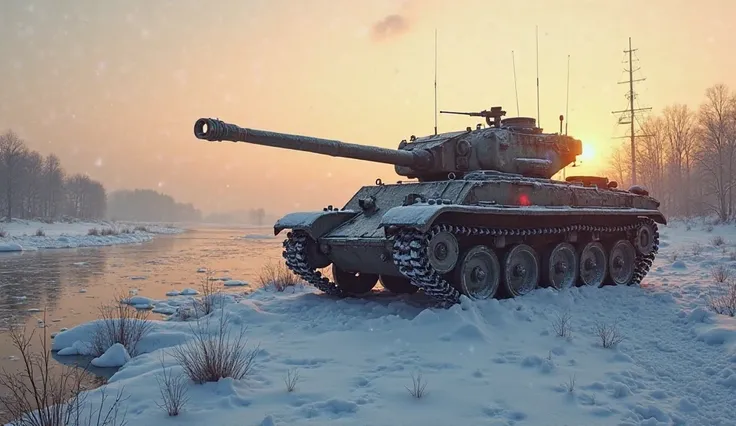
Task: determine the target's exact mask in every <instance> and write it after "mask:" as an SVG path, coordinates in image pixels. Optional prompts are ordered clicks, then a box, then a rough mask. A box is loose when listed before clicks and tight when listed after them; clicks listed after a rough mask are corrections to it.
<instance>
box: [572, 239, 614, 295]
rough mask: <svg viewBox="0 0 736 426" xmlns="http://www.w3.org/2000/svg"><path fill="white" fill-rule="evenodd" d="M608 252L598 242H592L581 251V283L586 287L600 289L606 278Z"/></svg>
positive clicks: (579, 267)
mask: <svg viewBox="0 0 736 426" xmlns="http://www.w3.org/2000/svg"><path fill="white" fill-rule="evenodd" d="M606 264H607V262H606V251H605V249H604V248H603V245H602V244H601V243H599V242H597V241H591V242H589V243H588V244H586V245H585V246H583V248H582V250H580V264H579V266H578V269H579V272H580V282H581V283H582V284H583V285H586V286H593V287H600V286H601V285H603V280H604V279H605V278H606V269H607V268H606Z"/></svg>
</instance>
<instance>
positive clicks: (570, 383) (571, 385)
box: [562, 374, 575, 393]
mask: <svg viewBox="0 0 736 426" xmlns="http://www.w3.org/2000/svg"><path fill="white" fill-rule="evenodd" d="M562 387H564V388H565V390H567V392H568V393H573V392H575V374H573V375H572V376H570V377H569V378H568V379H567V383H564V384H563V385H562Z"/></svg>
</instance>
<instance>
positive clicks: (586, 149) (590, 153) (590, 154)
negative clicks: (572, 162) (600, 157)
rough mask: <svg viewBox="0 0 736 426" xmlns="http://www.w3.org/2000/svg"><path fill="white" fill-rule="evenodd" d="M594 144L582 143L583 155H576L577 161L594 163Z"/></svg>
mask: <svg viewBox="0 0 736 426" xmlns="http://www.w3.org/2000/svg"><path fill="white" fill-rule="evenodd" d="M595 151H596V150H595V144H594V143H592V142H583V153H582V154H580V155H578V160H580V161H583V162H586V161H594V160H595V158H596V152H595Z"/></svg>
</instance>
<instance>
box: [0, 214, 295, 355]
mask: <svg viewBox="0 0 736 426" xmlns="http://www.w3.org/2000/svg"><path fill="white" fill-rule="evenodd" d="M282 240H283V238H282V236H281V235H279V236H278V237H274V236H273V232H272V229H271V228H268V227H266V228H257V229H254V228H238V229H223V228H205V229H196V230H192V231H188V232H185V233H183V234H178V235H158V236H156V238H155V239H153V240H152V241H150V242H146V243H142V244H126V245H119V246H110V247H100V248H80V249H58V250H40V251H35V252H25V253H2V254H0V320H2V324H3V329H2V330H3V331H2V343H1V344H0V356H2V363H0V367H3V368H5V369H8V370H14V369H17V368H19V367H20V363H19V362H18V361H17V360H16V359H15V358H14V357H13V356H12V355H13V354H14V352H15V351H14V349H13V348H12V347H11V345H10V341H9V336H8V332H7V327H8V325H9V324H13V323H14V324H21V323H25V325H26V327H27V330H28V331H29V332H30V331H32V330H34V329H35V331H36V333H37V334H38V333H40V332H42V331H43V330H42V329H41V328H40V326H41V325H42V323H41V322H40V321H42V320H43V319H44V315H45V317H46V326H47V332H48V334H49V335H50V334H51V333H55V332H58V331H60V330H62V329H64V328H71V327H73V326H74V325H77V324H79V323H82V322H85V321H88V320H91V319H94V318H97V317H98V312H99V308H100V306H101V305H103V304H107V303H109V302H110V301H112V298H113V297H114V295H115V294H124V295H128V294H129V293H130V292H131V291H134V292H137V294H138V295H141V296H147V297H151V298H153V299H166V292H167V291H171V290H175V289H176V290H181V289H184V288H195V289H197V288H199V287H200V284H201V280H202V278H203V275H202V274H198V273H197V269H199V268H209V269H211V270H215V271H217V272H215V276H216V277H224V276H227V277H231V278H232V279H235V280H243V281H247V282H251V283H253V282H255V280H256V278H257V276H258V273H259V271H260V269H261V268H262V266H263V265H264V264H265V263H267V262H269V261H270V262H280V261H282V258H281V250H282V246H281V242H282ZM244 290H247V287H245V288H243V287H232V288H224V291H231V292H238V291H239V292H242V291H244ZM162 317H163V315H159V314H153V313H152V314H151V318H162Z"/></svg>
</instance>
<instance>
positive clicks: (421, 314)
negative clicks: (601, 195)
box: [53, 224, 736, 426]
mask: <svg viewBox="0 0 736 426" xmlns="http://www.w3.org/2000/svg"><path fill="white" fill-rule="evenodd" d="M708 229H709V230H700V229H692V230H691V229H689V228H688V227H686V226H685V225H683V224H673V225H672V226H668V227H662V231H661V234H662V235H661V244H660V247H661V249H660V253H659V255H658V257H657V259H656V260H655V262H654V265H653V267H652V269H651V272H650V273H649V275H648V276H647V278H646V279H645V280H644V282H643V283H642V286H640V287H638V286H637V287H628V286H619V287H604V288H600V289H594V288H575V289H571V290H567V291H561V292H556V291H553V290H549V289H539V290H537V291H534V292H533V293H531V294H529V295H527V296H524V297H521V298H517V299H506V300H489V301H478V302H471V301H469V300H464V301H463V303H462V304H460V305H456V306H454V307H452V308H451V309H432V308H425V305H423V300H422V297H421V295H418V294H417V295H414V296H407V297H397V296H392V295H389V294H386V293H384V292H381V291H379V290H378V289H376V290H375V292H374V294H373V295H371V296H369V297H366V298H364V299H351V298H348V299H341V300H340V299H334V298H332V297H329V296H326V295H324V294H322V293H320V292H317V291H315V290H314V289H313V288H311V287H300V286H298V287H291V288H289V289H287V291H285V292H275V291H273V290H272V289H256V290H255V291H254V292H252V293H250V294H248V295H244V296H239V297H234V296H227V297H222V298H218V299H217V300H218V301H219V302H222V304H221V305H220V306H219V307H218V308H217V309H215V311H214V312H213V313H212V314H210V315H209V317H208V318H211V321H210V322H209V323H202V324H201V325H202V327H203V328H202V329H198V328H197V326H196V325H195V324H196V321H194V320H193V319H192V318H191V317H190V318H189V319H188V320H186V321H181V320H177V316H174V317H173V318H172V320H170V321H152V322H150V325H151V328H150V332H148V333H147V334H146V335H145V336H144V337H143V339H142V340H141V341H140V343H139V345H137V346H136V349H137V350H138V354H137V356H133V357H132V358H129V357H128V356H127V355H126V354H125V353H124V352H123V351H121V348H120V347H115V348H113V349H112V350H111V351H110V353H109V354H108V355H107V356H106V357H104V358H103V359H101V360H99V363H101V364H106V365H110V364H123V367H122V368H121V369H120V370H119V371H118V372H117V373H116V374H115V375H114V376H113V377H112V378H111V379H110V380H109V383H108V384H107V385H105V386H103V387H102V388H101V389H97V390H93V391H91V392H90V393H89V398H88V400H87V402H88V404H89V405H88V408H93V407H97V406H98V404H99V402H100V398H101V396H102V392H103V390H104V391H105V392H106V394H107V395H114V394H116V393H117V392H118V391H120V392H122V393H123V395H124V397H127V398H128V399H127V400H126V402H125V404H126V408H127V414H128V415H127V420H128V421H129V422H131V423H135V424H136V425H138V426H144V425H158V424H160V423H161V421H162V419H165V418H166V413H165V412H163V411H162V409H161V408H159V406H158V405H157V403H159V404H160V403H162V401H161V394H160V390H159V382H158V380H157V379H160V375H161V373H163V370H162V366H161V362H162V360H163V364H164V365H165V368H166V372H167V373H169V374H173V377H174V379H176V377H183V379H182V381H181V382H180V383H182V385H181V386H183V387H184V389H185V390H186V392H187V396H188V402H187V403H186V405H185V406H184V407H183V409H182V411H181V413H180V414H179V416H178V417H177V419H176V422H177V424H182V425H195V424H202V423H216V424H218V425H240V424H243V421H244V419H249V420H247V421H246V423H247V424H253V425H258V424H261V425H279V424H294V425H299V424H305V425H306V424H342V425H352V424H356V425H358V424H361V425H362V424H371V425H402V424H427V425H444V424H485V423H495V424H516V423H529V424H597V425H620V424H630V425H635V424H711V425H729V424H733V419H734V418H736V406H733V403H732V402H733V394H734V392H736V369H735V368H734V365H736V351H735V350H736V320H735V319H734V318H731V317H728V316H725V315H717V314H715V313H713V312H712V311H710V309H709V306H708V301H709V300H710V297H711V296H713V295H714V294H715V292H717V291H718V289H719V288H721V287H722V286H723V285H722V284H721V283H719V282H718V276H717V274H716V273H717V272H719V273H720V274H721V277H722V276H723V275H724V274H733V273H736V272H734V268H735V267H736V228H734V227H733V226H716V227H715V228H708ZM728 271H731V272H728ZM731 276H732V275H729V277H731ZM725 281H728V280H725ZM180 300H182V296H180V295H179V296H172V298H171V299H170V301H172V302H173V301H180ZM170 305H172V306H174V303H171V304H170ZM221 315H224V318H225V319H226V320H225V321H223V322H220V321H219V318H220V317H221ZM565 318H567V319H566V320H565ZM95 324H99V320H98V321H92V322H87V323H83V324H81V325H79V326H76V327H73V328H71V329H69V330H67V331H64V332H62V333H59V334H58V335H57V336H56V338H55V339H54V342H53V345H54V349H55V350H59V351H61V352H59V354H62V353H67V354H74V353H80V352H82V353H88V352H87V351H88V350H89V348H90V345H91V344H93V342H94V341H95V329H96V328H95ZM220 324H224V334H225V335H226V338H225V339H224V340H223V342H227V343H228V344H229V345H230V346H229V347H232V345H237V338H238V336H240V331H241V329H242V328H241V327H245V326H247V329H246V334H245V335H244V337H245V338H247V339H248V341H247V344H246V345H245V349H246V351H245V352H244V353H246V354H248V353H251V354H253V356H254V358H253V364H252V366H251V369H250V371H249V374H247V375H246V376H245V377H244V378H242V379H233V378H225V379H220V380H218V381H216V382H209V383H205V384H202V385H200V384H195V382H193V381H191V380H189V379H188V378H185V377H184V376H181V375H182V374H183V371H184V370H183V367H182V365H181V363H180V360H177V359H176V358H177V357H176V356H174V354H176V353H177V351H179V354H181V353H182V352H181V351H184V352H185V353H186V351H187V350H191V348H192V346H189V345H190V344H191V343H192V342H197V339H196V338H197V337H202V336H203V334H202V333H201V331H198V330H206V331H208V332H215V333H216V334H215V335H217V333H218V332H219V331H220V330H222V329H220ZM561 330H564V332H562V333H558V331H561ZM559 334H563V335H562V336H560V335H559ZM601 336H605V337H606V338H607V339H608V340H611V339H613V340H618V339H621V340H620V341H618V342H617V343H616V344H613V345H611V346H610V347H604V345H603V344H602V339H601ZM199 341H200V342H202V340H199ZM205 341H206V339H205ZM186 342H190V343H189V344H188V343H186ZM226 347H228V346H226ZM187 348H189V349H187ZM250 351H255V352H250ZM420 376H421V383H419V384H417V382H418V380H419V378H420ZM294 377H297V379H294ZM290 378H291V380H290ZM289 383H291V384H293V385H294V387H293V389H289V388H290V386H289ZM422 384H424V386H426V387H425V388H422ZM415 386H416V388H415ZM417 389H423V391H424V392H425V393H424V394H423V395H422V398H416V397H415V395H412V393H414V394H416V391H417ZM95 409H96V408H95Z"/></svg>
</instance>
